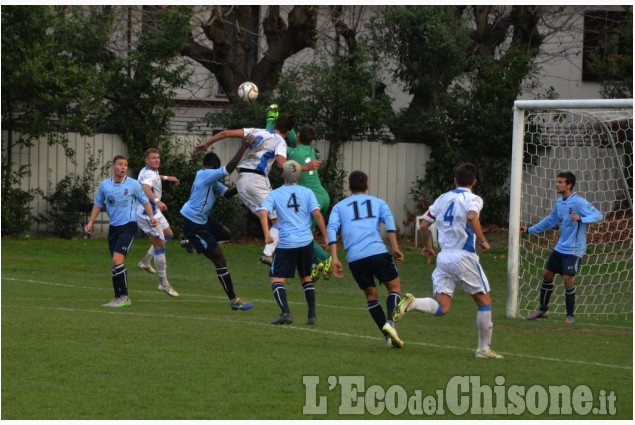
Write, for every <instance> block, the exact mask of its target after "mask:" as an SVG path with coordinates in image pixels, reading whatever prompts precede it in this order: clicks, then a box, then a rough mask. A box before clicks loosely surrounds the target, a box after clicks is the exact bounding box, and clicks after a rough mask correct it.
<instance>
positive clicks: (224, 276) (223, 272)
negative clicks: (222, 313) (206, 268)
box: [216, 267, 236, 301]
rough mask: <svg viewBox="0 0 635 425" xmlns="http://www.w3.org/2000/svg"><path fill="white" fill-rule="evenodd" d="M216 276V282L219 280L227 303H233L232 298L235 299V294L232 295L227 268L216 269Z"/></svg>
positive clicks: (232, 288) (230, 280)
mask: <svg viewBox="0 0 635 425" xmlns="http://www.w3.org/2000/svg"><path fill="white" fill-rule="evenodd" d="M216 276H217V277H218V280H220V283H221V285H223V290H224V291H225V293H226V294H227V296H228V297H229V301H233V300H234V298H236V294H235V293H234V285H233V283H232V277H231V275H230V274H229V270H227V267H221V268H219V269H216Z"/></svg>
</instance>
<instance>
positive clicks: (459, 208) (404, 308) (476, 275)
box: [393, 163, 503, 359]
mask: <svg viewBox="0 0 635 425" xmlns="http://www.w3.org/2000/svg"><path fill="white" fill-rule="evenodd" d="M454 184H455V185H456V189H454V190H451V191H449V192H446V193H445V194H443V195H441V196H439V197H438V198H437V199H436V200H435V201H434V203H433V204H432V205H431V206H430V208H429V209H428V211H427V212H426V214H425V215H424V220H422V221H421V236H422V239H423V250H422V251H421V253H422V255H424V256H425V257H426V258H427V259H428V263H430V259H431V258H432V257H433V256H434V255H436V253H435V252H434V249H432V241H431V238H430V235H429V232H428V229H429V227H430V225H431V224H432V223H435V222H436V223H437V229H438V232H439V238H438V241H439V246H440V247H441V252H440V253H439V255H438V256H437V266H436V268H435V269H434V272H433V273H432V287H433V292H434V298H415V297H414V296H413V295H412V294H406V295H405V296H404V298H403V299H402V300H401V302H400V303H399V305H398V306H397V308H396V309H395V312H394V314H393V320H394V321H397V320H399V319H400V318H401V317H402V316H403V315H404V314H405V313H407V312H409V311H411V310H417V311H421V312H424V313H429V314H434V315H435V316H442V315H444V314H446V313H447V312H448V311H449V310H450V305H451V304H452V295H453V294H454V290H455V288H456V287H457V286H460V287H461V288H462V289H463V290H464V291H465V292H467V293H468V294H469V295H471V296H472V298H473V299H474V301H475V302H476V305H477V306H478V311H477V314H476V325H477V327H478V348H477V350H476V353H475V357H476V358H492V359H500V358H502V357H503V356H501V355H500V354H497V353H496V352H494V351H493V350H491V349H490V344H491V341H492V329H493V323H492V299H491V297H490V286H489V282H488V280H487V276H485V272H484V271H483V269H482V268H481V265H480V263H479V258H478V255H477V254H476V239H478V240H479V245H480V247H481V248H482V249H484V250H488V249H489V248H490V246H489V243H488V242H487V240H486V239H485V236H484V235H483V230H482V229H481V222H480V220H479V214H480V212H481V210H482V208H483V199H482V198H481V197H480V196H478V195H475V194H474V193H472V188H473V187H474V185H475V184H476V167H475V166H474V165H473V164H470V163H465V164H462V165H461V166H459V167H458V168H457V169H456V172H455V175H454Z"/></svg>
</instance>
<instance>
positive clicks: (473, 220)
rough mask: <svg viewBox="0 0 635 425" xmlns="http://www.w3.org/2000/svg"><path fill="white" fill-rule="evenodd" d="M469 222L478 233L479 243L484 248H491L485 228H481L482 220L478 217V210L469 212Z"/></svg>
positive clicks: (475, 232)
mask: <svg viewBox="0 0 635 425" xmlns="http://www.w3.org/2000/svg"><path fill="white" fill-rule="evenodd" d="M467 222H468V224H469V225H470V228H471V229H472V231H473V232H474V234H475V235H476V238H477V239H478V243H479V245H480V246H481V248H483V249H484V250H488V249H489V242H487V239H485V235H484V234H483V229H482V228H481V220H480V219H479V218H478V213H477V212H476V211H473V210H472V211H468V212H467Z"/></svg>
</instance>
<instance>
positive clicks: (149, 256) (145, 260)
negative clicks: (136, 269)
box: [141, 245, 154, 264]
mask: <svg viewBox="0 0 635 425" xmlns="http://www.w3.org/2000/svg"><path fill="white" fill-rule="evenodd" d="M152 257H154V245H150V249H149V250H148V252H146V256H145V257H143V260H141V262H142V263H143V264H150V260H151V259H152Z"/></svg>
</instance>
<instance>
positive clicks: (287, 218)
mask: <svg viewBox="0 0 635 425" xmlns="http://www.w3.org/2000/svg"><path fill="white" fill-rule="evenodd" d="M260 209H261V210H262V209H264V210H267V211H268V212H269V213H272V212H273V211H274V210H275V211H276V214H277V215H278V232H279V233H278V239H279V240H278V246H279V247H280V248H299V247H303V246H306V245H308V244H310V243H311V242H313V233H312V232H311V217H312V216H313V210H315V209H317V210H319V209H320V204H318V201H317V199H316V198H315V194H313V192H312V191H311V190H310V189H307V188H306V187H303V186H298V185H297V184H289V185H287V184H286V185H284V186H281V187H279V188H277V189H276V190H274V191H272V192H271V193H270V194H269V195H268V196H267V198H266V199H265V201H264V202H263V203H262V206H261V207H260Z"/></svg>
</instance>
